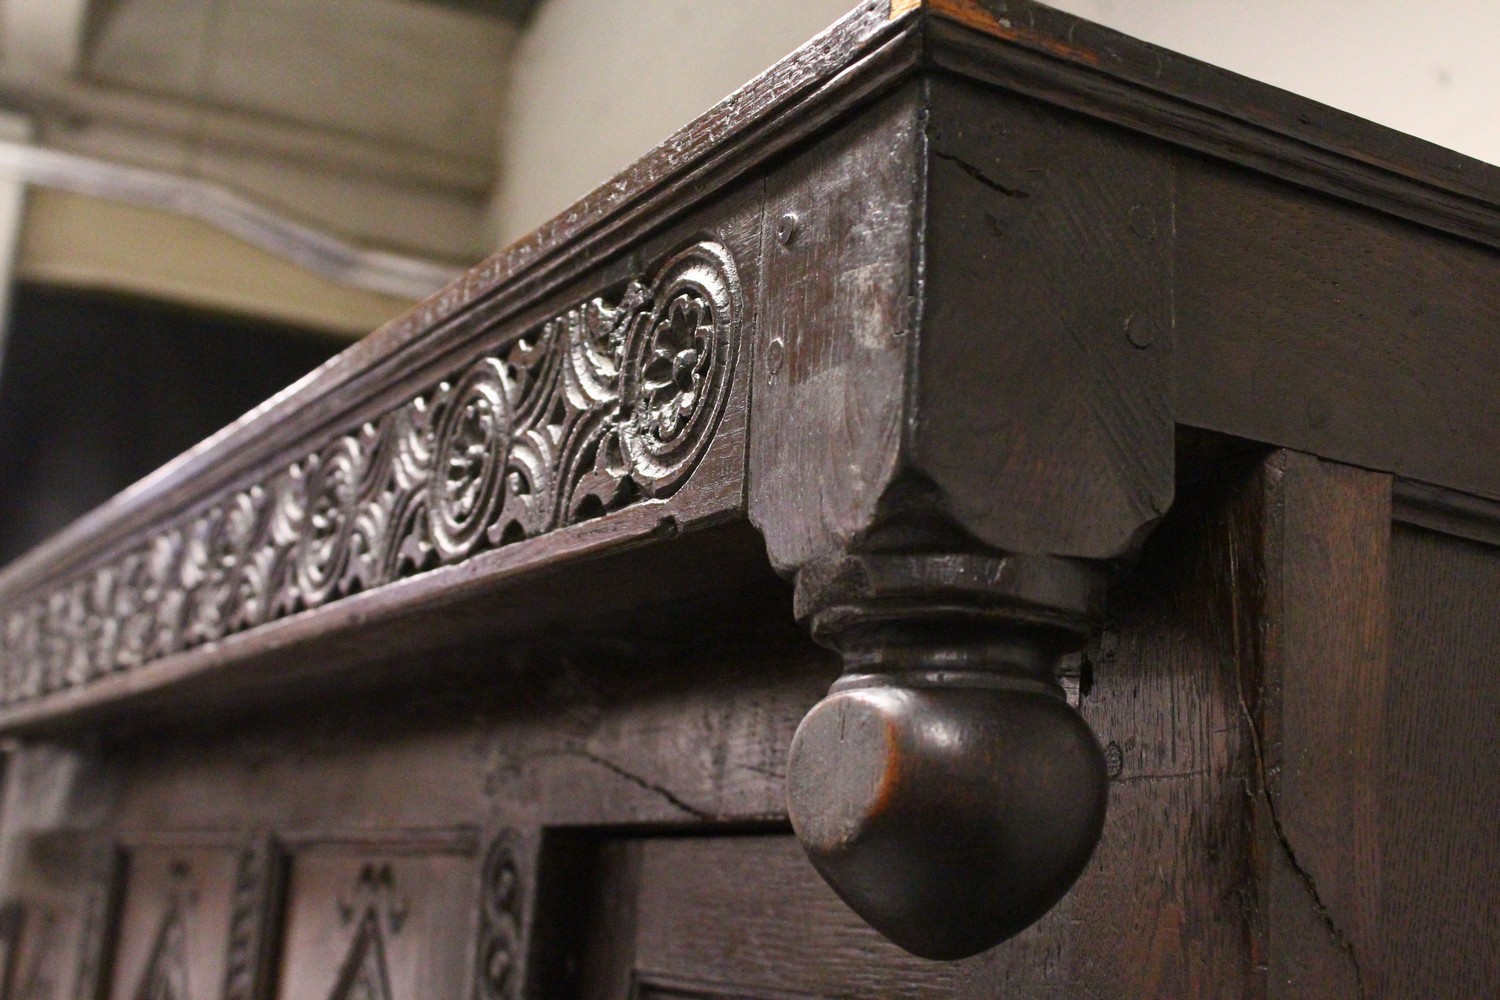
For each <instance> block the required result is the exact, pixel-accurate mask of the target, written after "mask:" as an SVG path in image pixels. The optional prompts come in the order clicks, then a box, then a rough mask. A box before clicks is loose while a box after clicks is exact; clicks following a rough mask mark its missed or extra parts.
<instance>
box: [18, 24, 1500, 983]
mask: <svg viewBox="0 0 1500 1000" xmlns="http://www.w3.org/2000/svg"><path fill="white" fill-rule="evenodd" d="M1497 209H1500V171H1497V170H1496V169H1495V168H1492V167H1486V166H1484V165H1481V164H1477V163H1474V162H1473V161H1469V160H1466V159H1464V158H1463V157H1459V156H1457V155H1455V154H1451V153H1448V152H1446V151H1443V150H1438V149H1435V148H1433V147H1431V146H1429V145H1427V144H1424V143H1421V142H1418V141H1417V140H1414V139H1409V138H1406V137H1402V136H1396V135H1393V134H1391V133H1390V132H1388V131H1387V130H1383V129H1379V128H1377V127H1375V126H1372V125H1369V124H1368V123H1363V122H1359V121H1357V120H1354V119H1352V118H1349V117H1348V116H1345V115H1341V114H1339V113H1337V112H1333V111H1331V110H1329V109H1326V108H1322V107H1319V106H1317V105H1314V104H1311V103H1310V102H1307V101H1304V100H1302V99H1299V98H1296V97H1294V96H1292V95H1288V94H1283V93H1280V92H1277V91H1274V90H1273V89H1271V88H1267V87H1264V86H1261V85H1258V84H1253V83H1251V82H1249V81H1245V80H1243V79H1240V78H1238V77H1234V76H1233V75H1231V74H1227V73H1223V72H1221V71H1219V70H1215V69H1213V68H1211V67H1206V66H1203V65H1201V64H1199V63H1195V62H1193V61H1191V60H1187V59H1184V58H1182V57H1179V56H1175V55H1173V54H1171V53H1166V52H1163V51H1161V50H1159V49H1156V48H1153V47H1151V46H1147V45H1143V44H1141V43H1138V42H1135V41H1133V40H1130V39H1126V38H1123V37H1121V36H1119V35H1117V34H1115V33H1113V32H1109V31H1107V30H1105V29H1103V28H1099V27H1097V26H1093V25H1089V24H1087V23H1086V22H1082V21H1079V20H1078V19H1076V18H1073V17H1070V16H1067V15H1063V14H1060V13H1057V12H1055V11H1051V10H1048V9H1047V8H1045V7H1042V6H1040V5H1038V4H1034V3H1030V2H1026V0H1008V2H1006V3H1003V4H1002V3H999V2H997V0H896V2H894V3H892V2H891V0H869V2H866V3H864V4H861V5H860V6H859V7H857V8H856V9H855V10H854V11H853V12H851V14H850V15H849V16H848V17H847V18H845V19H844V20H843V21H841V22H840V23H839V24H837V25H835V26H834V27H833V28H831V29H830V30H829V31H828V32H827V33H825V34H824V35H821V36H819V38H817V39H814V40H813V41H812V42H810V43H809V44H808V45H807V46H805V47H804V48H802V49H800V50H799V51H798V52H797V53H794V54H793V55H792V56H790V57H788V59H786V60H785V61H783V62H782V63H780V64H778V65H777V66H776V67H773V68H772V69H771V70H769V71H768V72H767V73H766V74H765V75H763V76H762V77H760V78H758V79H757V80H756V81H754V82H752V83H751V84H750V85H748V86H747V87H746V88H745V89H743V90H742V91H741V92H740V93H738V94H737V95H735V96H734V97H732V98H730V99H729V100H727V101H726V102H725V103H723V104H721V105H720V106H719V107H718V108H716V109H715V110H714V111H712V112H711V113H710V114H708V115H707V116H705V117H704V118H702V119H700V120H699V121H697V122H695V123H693V124H691V125H690V126H688V127H687V128H686V129H684V130H683V131H682V132H681V133H679V134H678V135H677V136H675V137H673V138H672V139H670V140H668V141H667V142H666V143H665V144H663V145H662V146H661V147H659V148H658V149H657V150H656V151H654V152H653V153H651V154H649V155H648V156H647V157H646V158H644V159H643V160H642V161H641V162H640V163H638V164H636V165H635V166H634V167H632V168H630V169H629V170H627V171H626V172H625V173H623V174H622V175H620V177H618V178H616V179H615V180H614V181H611V182H610V183H608V184H607V185H605V186H604V187H602V188H601V189H600V190H599V191H598V192H596V193H595V194H593V195H591V196H590V197H589V198H587V199H585V200H584V201H583V202H581V203H580V204H579V205H577V206H575V207H574V208H572V209H570V210H569V211H568V212H566V213H564V215H563V216H561V217H559V218H558V219H557V220H554V221H553V222H552V223H549V224H548V225H547V226H544V227H543V228H542V229H541V230H539V231H538V232H537V233H536V234H533V235H532V236H530V237H528V238H526V239H525V240H522V241H521V242H520V243H518V244H516V245H515V246H513V247H510V248H508V249H506V250H504V251H502V252H501V253H499V254H497V255H496V256H495V257H493V258H491V259H490V260H488V261H486V262H484V263H482V264H480V265H479V266H477V267H476V268H474V269H473V270H472V271H470V272H469V273H467V274H466V275H465V276H464V277H463V278H462V279H460V280H459V281H458V282H457V283H455V284H454V285H453V286H452V287H451V288H449V289H447V290H445V291H444V292H442V293H440V294H439V295H437V296H435V297H434V298H433V299H431V300H429V301H428V302H426V303H423V304H422V305H420V306H419V307H418V308H416V309H415V310H413V311H412V312H411V313H409V314H408V315H406V316H403V317H399V318H397V319H395V320H393V321H392V322H391V323H390V324H388V325H387V326H386V327H384V328H383V329H381V330H380V331H377V332H376V333H375V334H373V335H372V336H371V337H370V338H368V339H366V340H365V341H362V342H361V343H359V344H358V345H356V346H354V347H352V348H351V349H349V350H348V351H346V352H345V353H344V354H342V355H340V356H339V357H337V358H335V359H333V360H332V361H330V362H328V363H327V364H326V365H324V366H323V367H322V368H320V369H319V370H318V371H316V372H315V373H313V374H312V375H310V376H309V377H308V378H306V379H305V380H303V381H302V382H300V383H298V384H296V385H295V386H293V387H291V388H290V389H288V390H287V391H286V392H284V393H283V394H281V395H279V396H277V397H275V398H273V399H272V400H270V401H268V402H267V403H266V404H265V405H263V406H262V407H260V408H258V409H257V410H255V411H252V412H251V413H250V414H248V415H246V416H245V417H244V418H242V419H241V420H240V421H238V422H236V423H234V424H232V425H230V427H228V428H226V429H225V430H224V431H223V432H221V433H220V434H218V435H216V436H215V437H213V438H210V439H209V440H207V441H205V442H204V443H203V444H201V445H199V446H198V447H196V448H194V449H193V450H191V451H189V452H188V453H186V454H185V455H183V456H182V457H181V458H179V459H177V460H176V461H174V462H172V463H169V464H168V465H167V466H165V467H164V468H163V469H161V470H160V471H159V472H157V473H155V474H154V475H152V476H150V477H148V478H147V479H146V480H144V481H142V482H141V483H140V484H138V485H137V486H136V487H133V488H131V489H130V490H128V491H127V492H125V493H124V494H122V495H120V496H119V497H117V498H116V499H114V500H111V501H109V502H108V503H106V504H105V505H103V506H102V507H100V508H98V509H97V510H96V511H94V512H93V513H91V514H89V515H86V516H85V517H83V518H82V519H80V520H79V521H77V522H76V523H74V524H73V525H72V526H71V527H69V528H67V529H65V530H63V531H62V532H60V533H59V534H58V535H57V536H55V537H54V538H53V539H52V540H50V541H48V542H45V543H43V544H42V545H41V546H39V547H38V548H36V549H35V550H33V551H32V552H31V553H30V554H28V555H26V556H23V557H22V558H21V559H19V560H18V561H17V562H16V563H15V564H14V565H13V566H11V567H9V568H8V569H6V570H5V571H3V572H0V667H3V669H0V731H3V732H4V733H5V735H6V736H7V738H8V739H9V740H10V741H11V743H10V744H9V745H10V746H11V749H10V750H9V752H8V763H7V771H6V781H5V792H4V801H3V808H0V897H3V899H0V904H3V906H4V909H0V1000H5V998H11V997H17V998H19V997H37V998H40V997H53V998H63V997H73V998H78V1000H84V998H88V1000H101V998H106V997H131V998H139V1000H144V998H148V997H152V996H163V995H170V996H179V995H191V996H195V997H197V996H204V997H206V996H221V997H224V998H226V1000H227V998H234V1000H271V998H284V1000H341V998H346V997H349V998H352V997H375V998H380V1000H399V998H402V997H417V996H420V997H429V996H430V997H440V996H441V997H450V996H452V997H474V998H483V1000H516V998H520V997H536V998H539V1000H566V998H570V997H584V998H594V1000H606V998H607V1000H626V998H631V997H633V998H635V1000H689V998H718V1000H726V998H735V1000H748V998H754V1000H792V998H800V1000H812V998H822V1000H833V998H845V997H866V996H891V997H904V996H910V997H955V998H960V997H961V998H975V1000H977V998H980V997H995V996H1089V997H1100V998H1105V997H1120V998H1126V997H1130V998H1137V997H1152V996H1160V997H1168V996H1215V997H1218V996H1225V997H1228V996H1243V997H1254V998H1258V997H1292V996H1299V997H1300V996H1315V997H1382V998H1384V997H1412V998H1417V997H1433V996H1443V997H1446V996H1465V997H1466V996H1490V995H1494V994H1496V993H1497V992H1500V966H1497V965H1496V961H1495V955H1496V954H1500V936H1497V935H1500V931H1497V928H1500V913H1497V912H1496V900H1497V899H1500V895H1497V893H1496V892H1495V891H1494V888H1493V887H1494V886H1495V885H1497V884H1500V849H1497V846H1496V845H1497V843H1500V842H1497V840H1496V838H1494V837H1493V836H1490V835H1489V834H1488V827H1487V826H1486V822H1487V811H1486V810H1487V808H1488V804H1489V803H1490V802H1492V801H1493V800H1494V798H1495V797H1496V795H1497V793H1500V787H1496V784H1495V779H1494V775H1496V774H1500V767H1497V764H1500V757H1497V750H1496V747H1495V743H1494V740H1493V739H1492V738H1490V735H1489V730H1488V729H1487V728H1486V727H1487V725H1488V720H1489V718H1490V717H1491V716H1492V715H1493V714H1494V713H1493V709H1494V705H1495V702H1496V700H1497V697H1500V690H1497V688H1496V685H1495V683H1494V682H1493V680H1492V678H1493V677H1495V676H1497V674H1496V672H1495V671H1494V670H1493V669H1492V667H1493V663H1492V661H1493V659H1494V654H1493V652H1492V651H1493V650H1494V648H1495V647H1496V640H1497V638H1500V637H1497V636H1496V635H1495V634H1494V633H1495V631H1496V627H1497V624H1496V618H1495V615H1494V614H1493V608H1492V607H1491V604H1492V603H1493V602H1492V601H1491V600H1490V595H1492V594H1493V593H1494V592H1495V589H1496V587H1497V586H1500V580H1496V579H1493V577H1494V576H1495V574H1496V573H1497V572H1500V569H1497V567H1500V562H1497V558H1500V556H1497V551H1500V550H1497V545H1500V472H1497V467H1496V466H1495V463H1493V462H1492V461H1490V455H1491V454H1492V453H1493V452H1494V447H1493V446H1494V444H1495V442H1496V441H1497V440H1500V411H1497V409H1496V406H1497V404H1496V402H1495V401H1496V399H1500V384H1497V378H1500V365H1497V363H1496V352H1495V346H1494V341H1495V336H1494V335H1495V334H1496V333H1500V301H1497V300H1496V298H1495V295H1496V292H1495V289H1496V288H1500V255H1497V251H1500V211H1497ZM830 685H831V687H830ZM825 692H826V693H825ZM820 876H821V878H820ZM846 904H847V905H846ZM856 914H858V916H857V915H856ZM861 916H862V917H863V918H864V922H862V921H861V920H860V919H859V918H860V917H861ZM867 924H868V925H867ZM882 934H883V935H884V936H885V937H884V938H883V937H882V936H881V935H882ZM886 938H889V940H886ZM892 942H894V943H892ZM898 946H899V947H898ZM903 948H904V949H905V950H904V951H903V950H902V949H903ZM917 955H921V956H926V957H925V958H918V957H914V956H917ZM933 959H942V960H945V961H941V962H939V961H933Z"/></svg>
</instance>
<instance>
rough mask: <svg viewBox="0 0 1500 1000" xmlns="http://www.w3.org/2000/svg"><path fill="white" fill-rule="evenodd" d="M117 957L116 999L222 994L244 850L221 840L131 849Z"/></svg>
mask: <svg viewBox="0 0 1500 1000" xmlns="http://www.w3.org/2000/svg"><path fill="white" fill-rule="evenodd" d="M128 857H129V860H128V878H127V880H126V887H125V895H124V905H123V908H122V910H121V915H120V920H119V934H118V937H117V945H116V947H115V954H114V961H113V975H112V977H111V979H112V982H113V985H112V987H111V988H110V991H109V994H108V995H109V996H110V997H112V998H113V1000H184V998H186V1000H196V998H210V997H215V996H217V995H218V991H219V989H220V985H221V984H222V983H223V982H224V975H225V944H226V942H227V941H228V940H229V930H230V922H231V921H230V915H231V913H232V911H233V908H234V904H235V895H236V893H235V883H236V875H237V872H236V868H237V861H238V857H237V852H236V851H234V850H232V849H230V848H228V847H220V846H203V845H192V844H190V845H184V846H157V845H152V846H143V847H135V848H132V849H131V850H130V851H129V856H128Z"/></svg>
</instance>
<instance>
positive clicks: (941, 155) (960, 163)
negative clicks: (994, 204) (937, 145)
mask: <svg viewBox="0 0 1500 1000" xmlns="http://www.w3.org/2000/svg"><path fill="white" fill-rule="evenodd" d="M932 155H933V156H934V157H936V158H937V159H939V160H944V161H946V162H948V163H951V164H953V165H954V166H956V167H957V168H958V169H959V170H962V171H963V172H964V173H966V174H968V175H969V176H970V177H972V178H974V179H975V180H976V181H978V182H979V183H981V184H983V185H984V186H985V187H987V188H989V189H990V190H991V191H996V192H998V193H1000V194H1003V195H1004V196H1005V197H1007V198H1030V197H1031V194H1030V193H1029V192H1027V191H1023V190H1022V189H1021V188H1015V187H1009V186H1007V185H1005V184H1001V183H1000V182H999V181H997V180H995V178H993V177H991V176H990V175H989V174H987V173H985V172H984V171H983V170H980V169H979V168H978V167H976V166H974V165H973V164H972V163H970V162H968V161H967V160H964V159H961V158H959V157H957V156H954V155H953V154H952V153H945V152H943V151H942V150H940V149H934V150H933V151H932Z"/></svg>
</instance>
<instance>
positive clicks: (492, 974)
mask: <svg viewBox="0 0 1500 1000" xmlns="http://www.w3.org/2000/svg"><path fill="white" fill-rule="evenodd" d="M481 897H482V898H481V900H480V915H479V947H478V955H477V962H478V965H477V968H476V969H475V975H474V981H475V1000H513V998H514V997H515V996H516V980H517V971H518V968H517V948H518V946H519V940H520V927H521V875H520V870H519V868H518V866H517V863H516V854H515V846H514V838H513V837H511V836H509V835H502V836H500V837H497V838H496V839H495V841H494V842H493V843H492V844H490V848H489V851H488V852H487V853H486V854H485V859H484V870H483V873H482V885H481Z"/></svg>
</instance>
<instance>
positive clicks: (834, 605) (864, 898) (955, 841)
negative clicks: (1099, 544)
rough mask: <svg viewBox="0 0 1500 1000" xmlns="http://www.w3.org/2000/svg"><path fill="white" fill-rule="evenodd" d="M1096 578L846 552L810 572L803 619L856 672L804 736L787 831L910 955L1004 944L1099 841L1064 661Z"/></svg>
mask: <svg viewBox="0 0 1500 1000" xmlns="http://www.w3.org/2000/svg"><path fill="white" fill-rule="evenodd" d="M1102 590H1103V578H1102V575H1101V574H1100V573H1099V571H1098V570H1097V569H1096V568H1094V567H1092V566H1090V565H1088V564H1085V563H1079V562H1075V561H1071V560H1065V559H1057V558H1052V557H1048V556H1024V555H970V554H958V555H932V554H910V553H881V554H871V555H849V556H844V557H840V558H837V559H834V560H829V561H826V562H819V563H813V564H809V565H807V566H804V567H803V568H802V569H801V570H800V571H799V572H798V575H797V592H796V601H797V615H798V618H799V619H801V620H803V621H805V622H806V623H807V624H809V625H810V627H811V629H812V633H813V636H814V638H816V639H817V640H818V641H819V642H821V643H823V644H824V645H827V646H830V647H832V648H833V649H835V650H837V651H838V652H839V653H840V654H841V655H842V656H843V660H844V674H843V676H842V677H840V679H839V680H838V681H837V682H836V683H835V684H834V685H833V687H832V689H831V690H830V692H829V694H828V696H827V697H826V698H824V699H823V700H822V701H821V702H819V703H818V704H817V705H816V706H814V707H813V709H812V711H811V712H809V713H808V715H807V717H806V718H805V719H803V720H802V724H801V725H800V726H799V727H798V729H797V733H796V736H795V737H794V738H793V741H792V748H791V756H790V760H789V763H788V770H787V798H788V808H789V811H790V814H791V819H792V826H793V827H794V829H795V830H796V833H797V837H798V839H799V840H800V841H801V842H802V846H803V847H804V848H805V849H806V851H807V855H808V857H809V858H810V859H811V861H812V863H813V865H814V867H816V868H817V870H818V871H819V872H820V873H821V874H822V875H823V877H824V878H825V879H826V880H827V881H828V883H829V884H830V885H831V886H832V887H833V888H834V890H835V891H836V892H837V893H838V894H839V895H840V896H841V897H842V898H843V899H844V901H845V902H847V903H848V904H849V906H850V907H851V908H853V909H854V910H855V911H856V912H858V913H859V914H860V915H861V916H862V917H864V918H865V920H867V921H868V922H869V923H870V924H871V925H872V926H873V927H875V929H876V930H878V931H880V932H881V933H882V934H884V935H885V936H886V937H888V938H890V939H891V940H892V941H894V942H895V943H897V944H898V945H900V946H902V947H903V948H905V949H907V950H908V951H910V952H912V953H914V954H916V955H919V956H922V957H924V958H934V959H957V958H963V957H966V956H968V955H972V954H975V953H977V952H980V951H983V950H985V949H986V948H989V947H991V946H993V945H995V944H998V943H999V942H1001V941H1003V940H1005V939H1006V938H1008V937H1011V936H1012V935H1014V934H1016V933H1017V932H1019V931H1021V930H1022V929H1024V928H1025V927H1027V926H1028V925H1030V924H1031V923H1033V922H1034V921H1035V920H1036V919H1037V918H1039V917H1040V916H1041V915H1042V914H1044V913H1045V912H1046V911H1047V910H1048V909H1049V908H1051V907H1052V905H1053V904H1055V903H1056V902H1057V901H1058V900H1059V899H1061V898H1062V896H1063V894H1064V893H1066V892H1067V890H1068V888H1069V887H1070V886H1071V885H1072V884H1073V881H1074V880H1075V879H1076V878H1077V877H1078V875H1079V873H1080V872H1081V871H1082V870H1083V868H1084V866H1085V864H1087V862H1088V859H1089V857H1090V856H1091V854H1092V853H1093V850H1094V846H1095V844H1096V843H1097V842H1098V840H1099V835H1100V832H1101V831H1102V829H1103V824H1104V810H1105V803H1106V798H1107V787H1106V783H1107V778H1106V774H1105V766H1104V759H1103V755H1102V753H1101V752H1100V749H1099V744H1098V742H1097V740H1096V739H1095V738H1094V735H1093V733H1092V732H1091V731H1090V730H1089V728H1088V725H1087V724H1086V723H1085V722H1084V721H1083V719H1082V718H1080V717H1079V715H1078V713H1077V712H1075V711H1074V710H1073V709H1072V708H1071V707H1070V706H1069V705H1068V704H1067V702H1066V700H1065V699H1064V697H1063V692H1062V689H1061V687H1059V685H1058V683H1057V680H1056V676H1055V669H1056V666H1057V664H1058V661H1059V660H1060V659H1061V658H1062V657H1063V656H1064V655H1065V654H1067V653H1068V652H1070V651H1071V650H1073V649H1076V648H1078V647H1079V646H1081V645H1082V643H1083V640H1084V636H1085V634H1086V630H1087V629H1088V627H1089V626H1090V624H1091V623H1092V622H1093V621H1095V620H1096V619H1097V614H1098V605H1099V602H1100V599H1101V595H1102Z"/></svg>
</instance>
